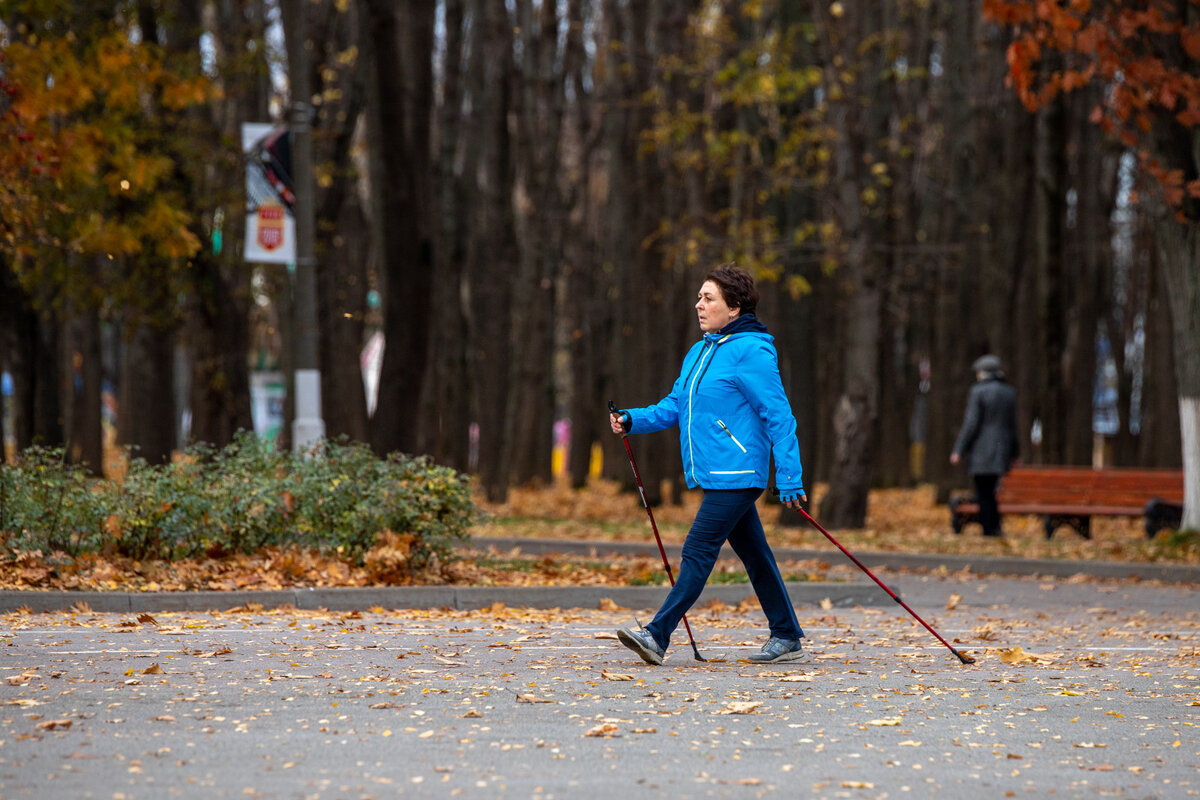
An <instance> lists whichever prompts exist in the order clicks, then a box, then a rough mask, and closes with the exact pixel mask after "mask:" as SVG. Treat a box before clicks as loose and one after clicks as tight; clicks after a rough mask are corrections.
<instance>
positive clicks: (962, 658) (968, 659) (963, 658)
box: [954, 650, 975, 664]
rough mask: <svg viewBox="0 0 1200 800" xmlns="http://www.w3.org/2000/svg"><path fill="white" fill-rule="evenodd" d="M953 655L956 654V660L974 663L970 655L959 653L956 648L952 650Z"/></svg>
mask: <svg viewBox="0 0 1200 800" xmlns="http://www.w3.org/2000/svg"><path fill="white" fill-rule="evenodd" d="M954 655H956V656H958V660H959V661H961V662H962V663H964V664H974V663H975V659H974V658H972V657H971V656H967V655H963V654H962V653H960V652H959V651H957V650H955V651H954Z"/></svg>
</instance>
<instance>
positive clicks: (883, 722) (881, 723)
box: [867, 717, 900, 728]
mask: <svg viewBox="0 0 1200 800" xmlns="http://www.w3.org/2000/svg"><path fill="white" fill-rule="evenodd" d="M867 724H868V725H873V726H875V727H876V728H892V727H895V726H897V725H899V724H900V717H885V718H884V719H873V720H871V721H870V722H868V723H867Z"/></svg>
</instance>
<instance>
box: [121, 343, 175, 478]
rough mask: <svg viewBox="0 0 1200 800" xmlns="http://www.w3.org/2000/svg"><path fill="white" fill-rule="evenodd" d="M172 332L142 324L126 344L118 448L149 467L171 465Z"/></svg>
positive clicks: (173, 432)
mask: <svg viewBox="0 0 1200 800" xmlns="http://www.w3.org/2000/svg"><path fill="white" fill-rule="evenodd" d="M174 373H175V331H174V330H173V329H171V330H160V329H158V328H156V327H154V326H152V325H150V324H149V323H143V324H141V325H139V326H137V328H136V329H135V330H134V331H133V332H132V335H130V337H129V339H128V341H127V342H126V344H125V358H124V362H123V370H122V376H121V388H120V391H119V393H118V397H119V402H118V404H117V444H120V445H124V446H132V447H135V448H136V451H135V452H134V455H135V456H137V457H139V458H144V459H145V460H146V461H147V462H149V463H151V464H166V463H170V461H171V454H172V452H174V450H175V448H176V446H177V445H178V442H177V441H176V433H177V425H176V420H175V381H174Z"/></svg>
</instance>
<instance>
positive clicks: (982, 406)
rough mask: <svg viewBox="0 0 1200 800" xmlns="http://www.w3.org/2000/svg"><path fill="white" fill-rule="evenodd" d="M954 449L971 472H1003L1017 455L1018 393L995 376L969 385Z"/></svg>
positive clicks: (994, 473)
mask: <svg viewBox="0 0 1200 800" xmlns="http://www.w3.org/2000/svg"><path fill="white" fill-rule="evenodd" d="M954 452H955V453H958V454H959V456H961V457H962V458H963V459H964V460H965V461H966V462H967V473H968V474H970V475H1004V474H1005V473H1006V472H1008V470H1009V467H1011V466H1012V462H1013V461H1015V460H1016V458H1017V457H1018V456H1019V455H1020V452H1021V450H1020V443H1019V442H1018V441H1017V393H1016V391H1015V390H1014V389H1013V388H1012V387H1011V386H1009V385H1008V384H1007V383H1005V382H1004V380H1003V379H1001V378H997V377H990V378H986V379H984V380H982V381H980V382H978V383H976V384H975V385H974V386H972V387H971V391H970V393H969V394H968V395H967V410H966V413H965V415H964V416H963V424H962V429H961V430H959V432H958V440H957V441H955V443H954Z"/></svg>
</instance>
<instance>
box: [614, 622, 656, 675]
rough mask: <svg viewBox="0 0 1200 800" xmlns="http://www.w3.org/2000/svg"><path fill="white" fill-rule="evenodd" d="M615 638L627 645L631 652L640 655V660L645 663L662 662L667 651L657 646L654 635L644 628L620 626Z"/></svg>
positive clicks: (654, 663)
mask: <svg viewBox="0 0 1200 800" xmlns="http://www.w3.org/2000/svg"><path fill="white" fill-rule="evenodd" d="M617 639H618V640H619V641H620V642H621V644H623V645H625V646H626V647H628V648H629V649H630V650H632V651H633V652H635V653H637V654H638V655H639V656H641V657H642V661H645V662H646V663H647V664H653V665H654V666H656V667H657V666H658V665H660V664H662V662H663V656H665V655H666V654H667V651H666V650H664V649H663V648H661V647H659V646H658V642H656V641H654V637H653V636H652V635H651V634H650V631H648V630H646V629H645V628H640V627H639V628H638V629H636V630H634V629H633V628H621V630H619V631H617Z"/></svg>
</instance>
